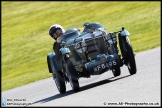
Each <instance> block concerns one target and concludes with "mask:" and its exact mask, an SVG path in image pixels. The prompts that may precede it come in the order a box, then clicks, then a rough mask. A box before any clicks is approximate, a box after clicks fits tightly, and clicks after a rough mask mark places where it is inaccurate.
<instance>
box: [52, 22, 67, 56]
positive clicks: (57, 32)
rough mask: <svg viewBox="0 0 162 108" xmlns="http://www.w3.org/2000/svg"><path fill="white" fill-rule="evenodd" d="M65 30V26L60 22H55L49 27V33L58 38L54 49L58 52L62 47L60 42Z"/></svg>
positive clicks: (55, 38)
mask: <svg viewBox="0 0 162 108" xmlns="http://www.w3.org/2000/svg"><path fill="white" fill-rule="evenodd" d="M64 32H65V30H64V28H63V27H62V26H61V25H59V24H54V25H52V26H51V27H50V29H49V35H50V36H51V37H52V38H53V39H54V40H56V42H54V44H53V50H54V52H55V53H57V52H58V51H59V49H60V43H61V38H62V35H63V33H64Z"/></svg>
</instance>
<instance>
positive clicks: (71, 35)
mask: <svg viewBox="0 0 162 108" xmlns="http://www.w3.org/2000/svg"><path fill="white" fill-rule="evenodd" d="M79 35H80V32H79V31H69V32H65V34H64V35H63V38H62V41H65V42H66V41H68V40H69V39H73V38H76V37H78V36H79Z"/></svg>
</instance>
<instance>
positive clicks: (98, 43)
mask: <svg viewBox="0 0 162 108" xmlns="http://www.w3.org/2000/svg"><path fill="white" fill-rule="evenodd" d="M116 34H118V38H117V36H116ZM129 35H130V33H129V32H128V31H127V30H125V29H124V27H122V29H121V30H119V31H116V32H107V31H106V29H105V27H104V26H103V25H101V24H100V23H97V22H94V23H85V24H84V30H83V31H82V32H81V31H80V30H79V29H77V28H71V29H68V30H67V31H66V32H65V33H64V35H63V37H62V41H61V44H60V46H61V48H60V49H59V50H58V52H51V53H49V54H48V55H47V65H48V69H49V72H50V73H52V75H53V79H54V81H55V83H56V86H57V88H58V90H59V92H60V93H65V92H66V83H67V82H70V85H71V87H72V89H73V90H74V91H75V92H77V91H79V81H78V80H79V78H80V77H84V78H90V76H91V75H100V74H102V73H104V72H107V71H108V70H111V71H112V73H113V75H114V76H115V77H116V76H119V75H120V73H121V70H120V67H122V66H123V65H126V66H127V67H128V70H129V73H130V74H131V75H133V74H136V71H137V69H136V62H135V55H134V52H133V48H132V46H131V43H130V41H129V38H128V36H129ZM117 39H118V41H117ZM117 42H119V46H120V50H119V48H118V46H117ZM119 51H121V55H119Z"/></svg>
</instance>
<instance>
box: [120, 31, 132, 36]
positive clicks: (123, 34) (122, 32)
mask: <svg viewBox="0 0 162 108" xmlns="http://www.w3.org/2000/svg"><path fill="white" fill-rule="evenodd" d="M119 34H120V35H121V36H128V35H130V33H129V32H128V31H127V30H122V31H121V32H120V33H119Z"/></svg>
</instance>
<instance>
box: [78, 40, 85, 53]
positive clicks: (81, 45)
mask: <svg viewBox="0 0 162 108" xmlns="http://www.w3.org/2000/svg"><path fill="white" fill-rule="evenodd" d="M75 49H76V51H77V52H78V53H83V52H86V51H87V44H86V43H85V42H84V41H81V42H78V43H76V45H75Z"/></svg>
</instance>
